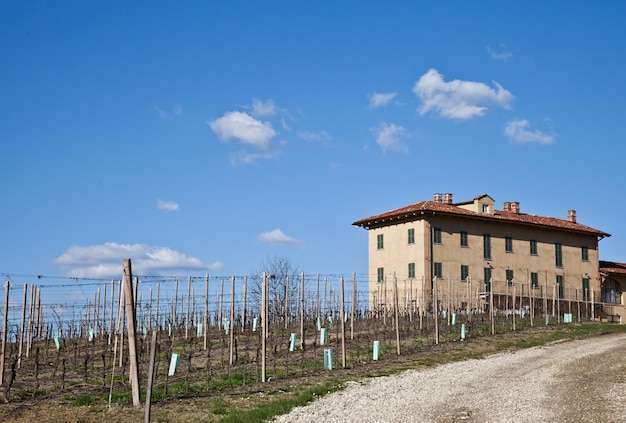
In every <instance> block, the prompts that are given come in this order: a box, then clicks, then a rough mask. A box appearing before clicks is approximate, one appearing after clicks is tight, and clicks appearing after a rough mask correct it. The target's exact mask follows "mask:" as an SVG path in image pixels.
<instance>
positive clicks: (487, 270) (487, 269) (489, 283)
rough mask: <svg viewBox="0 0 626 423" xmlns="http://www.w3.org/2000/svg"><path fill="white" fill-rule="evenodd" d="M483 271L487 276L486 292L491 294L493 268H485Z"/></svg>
mask: <svg viewBox="0 0 626 423" xmlns="http://www.w3.org/2000/svg"><path fill="white" fill-rule="evenodd" d="M483 271H484V275H485V291H486V292H491V267H485V268H484V269H483Z"/></svg>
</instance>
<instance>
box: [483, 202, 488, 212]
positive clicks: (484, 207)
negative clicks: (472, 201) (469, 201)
mask: <svg viewBox="0 0 626 423" xmlns="http://www.w3.org/2000/svg"><path fill="white" fill-rule="evenodd" d="M483 213H489V204H483Z"/></svg>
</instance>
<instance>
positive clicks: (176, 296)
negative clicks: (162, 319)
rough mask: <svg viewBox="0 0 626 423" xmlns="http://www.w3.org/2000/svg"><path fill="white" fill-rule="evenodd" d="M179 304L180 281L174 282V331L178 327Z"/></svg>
mask: <svg viewBox="0 0 626 423" xmlns="http://www.w3.org/2000/svg"><path fill="white" fill-rule="evenodd" d="M177 304H178V279H176V280H174V306H173V307H172V326H174V329H176V328H177V327H178V315H177V313H176V307H177Z"/></svg>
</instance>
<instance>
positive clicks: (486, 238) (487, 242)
mask: <svg viewBox="0 0 626 423" xmlns="http://www.w3.org/2000/svg"><path fill="white" fill-rule="evenodd" d="M483 258H485V259H486V260H490V259H491V235H489V234H484V235H483Z"/></svg>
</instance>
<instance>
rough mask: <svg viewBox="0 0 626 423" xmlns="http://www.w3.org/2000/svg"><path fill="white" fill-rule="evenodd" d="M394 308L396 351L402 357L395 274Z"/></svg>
mask: <svg viewBox="0 0 626 423" xmlns="http://www.w3.org/2000/svg"><path fill="white" fill-rule="evenodd" d="M393 297H394V298H393V308H394V319H395V323H394V325H395V327H396V350H397V354H398V355H400V326H399V319H398V308H399V306H400V304H399V301H398V278H396V274H395V273H394V274H393Z"/></svg>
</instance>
